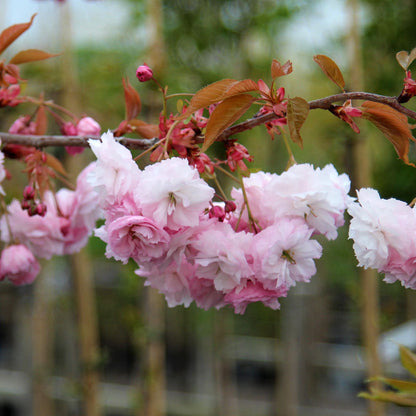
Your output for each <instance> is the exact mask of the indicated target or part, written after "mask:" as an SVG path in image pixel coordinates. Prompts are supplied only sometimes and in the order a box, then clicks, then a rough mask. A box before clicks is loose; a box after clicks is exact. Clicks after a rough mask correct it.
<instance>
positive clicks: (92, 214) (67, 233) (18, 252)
mask: <svg viewBox="0 0 416 416" xmlns="http://www.w3.org/2000/svg"><path fill="white" fill-rule="evenodd" d="M94 164H95V163H92V164H90V165H89V166H87V167H86V168H85V169H84V170H83V171H82V172H81V174H80V175H79V177H78V179H77V186H76V189H75V190H74V191H72V190H69V189H66V188H62V189H60V190H59V191H58V192H57V193H56V194H54V193H52V191H49V190H48V191H46V192H45V193H44V195H43V202H42V204H39V205H41V206H44V211H43V212H42V215H31V214H30V212H28V210H27V209H24V207H22V204H21V203H20V202H19V201H18V200H16V199H14V200H13V201H12V202H11V203H10V204H9V206H8V207H7V213H5V214H4V215H3V216H2V218H1V220H0V231H1V239H2V241H4V242H5V243H6V244H8V245H9V246H8V247H6V248H5V249H4V250H3V252H2V255H1V257H0V279H1V280H3V279H5V278H7V279H8V280H10V281H11V282H12V283H14V284H26V283H31V282H32V281H33V280H34V278H35V277H36V275H37V274H38V272H39V270H40V267H39V264H38V262H37V260H36V258H45V259H50V258H51V257H52V256H54V255H64V254H72V253H75V252H77V251H79V250H80V249H81V248H82V247H83V246H84V245H85V244H86V243H87V241H88V238H89V237H90V236H91V234H92V231H93V229H94V227H95V224H96V221H97V219H98V218H99V216H100V215H101V213H100V210H99V209H97V205H96V200H97V195H96V193H95V191H94V190H93V188H92V187H91V186H90V185H89V184H88V183H87V181H86V177H87V175H88V172H89V171H91V170H92V169H93V167H94ZM18 242H21V243H20V244H19V243H18ZM23 243H24V244H23ZM19 265H20V266H19Z"/></svg>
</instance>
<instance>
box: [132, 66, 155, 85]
mask: <svg viewBox="0 0 416 416" xmlns="http://www.w3.org/2000/svg"><path fill="white" fill-rule="evenodd" d="M136 77H137V79H138V80H139V81H140V82H146V81H150V80H151V79H152V78H153V71H152V69H151V68H149V67H148V66H147V65H146V64H144V65H140V66H139V67H138V68H137V70H136Z"/></svg>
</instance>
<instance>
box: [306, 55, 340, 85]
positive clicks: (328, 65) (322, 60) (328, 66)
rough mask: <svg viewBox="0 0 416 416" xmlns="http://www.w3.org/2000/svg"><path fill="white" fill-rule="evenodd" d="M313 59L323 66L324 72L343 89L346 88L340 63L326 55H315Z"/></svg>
mask: <svg viewBox="0 0 416 416" xmlns="http://www.w3.org/2000/svg"><path fill="white" fill-rule="evenodd" d="M313 60H314V61H315V62H316V63H317V64H318V65H319V66H320V67H321V69H322V71H323V72H324V74H325V75H326V76H327V77H328V78H329V79H330V80H331V81H332V82H334V83H335V84H336V85H338V87H340V88H341V89H342V90H344V88H345V81H344V77H343V76H342V72H341V70H340V69H339V68H338V65H337V64H336V63H335V62H334V61H333V60H332V59H331V58H329V57H328V56H326V55H315V56H314V57H313Z"/></svg>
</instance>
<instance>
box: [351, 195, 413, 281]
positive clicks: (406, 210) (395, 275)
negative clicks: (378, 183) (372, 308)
mask: <svg viewBox="0 0 416 416" xmlns="http://www.w3.org/2000/svg"><path fill="white" fill-rule="evenodd" d="M357 196H358V202H354V203H351V204H350V205H349V207H348V212H349V214H350V215H351V216H352V219H351V222H350V229H349V238H350V239H352V240H354V244H353V249H354V253H355V256H356V258H357V260H358V265H359V266H362V267H364V268H374V269H378V270H379V271H380V272H382V273H386V281H388V282H393V281H396V280H400V281H401V282H402V284H403V285H404V286H406V287H412V288H416V267H415V265H416V211H415V209H412V208H410V207H409V206H408V205H407V204H406V203H405V202H403V201H399V200H397V199H394V198H390V199H382V198H380V196H379V194H378V192H377V191H376V190H375V189H370V188H365V189H360V190H359V191H358V192H357Z"/></svg>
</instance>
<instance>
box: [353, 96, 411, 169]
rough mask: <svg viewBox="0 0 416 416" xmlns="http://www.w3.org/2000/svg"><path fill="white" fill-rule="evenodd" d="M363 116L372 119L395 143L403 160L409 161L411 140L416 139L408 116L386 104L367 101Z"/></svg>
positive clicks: (362, 108)
mask: <svg viewBox="0 0 416 416" xmlns="http://www.w3.org/2000/svg"><path fill="white" fill-rule="evenodd" d="M361 110H362V112H363V115H362V118H365V119H367V120H369V121H371V122H372V123H373V124H374V125H375V126H376V127H377V128H378V129H379V130H380V131H381V132H382V133H383V134H384V135H385V136H386V137H387V138H388V139H389V140H390V142H391V143H392V144H393V146H394V148H395V149H396V152H397V154H398V156H399V158H400V159H401V160H403V162H404V163H406V164H407V165H411V166H414V164H413V163H410V162H409V157H408V154H409V140H412V141H415V139H414V137H413V136H412V133H411V131H410V128H409V125H408V123H407V117H406V116H405V115H404V114H401V113H399V112H398V111H397V110H395V109H393V108H391V107H390V106H388V105H386V104H381V103H376V102H372V101H365V102H364V103H363V104H362V105H361Z"/></svg>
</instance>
